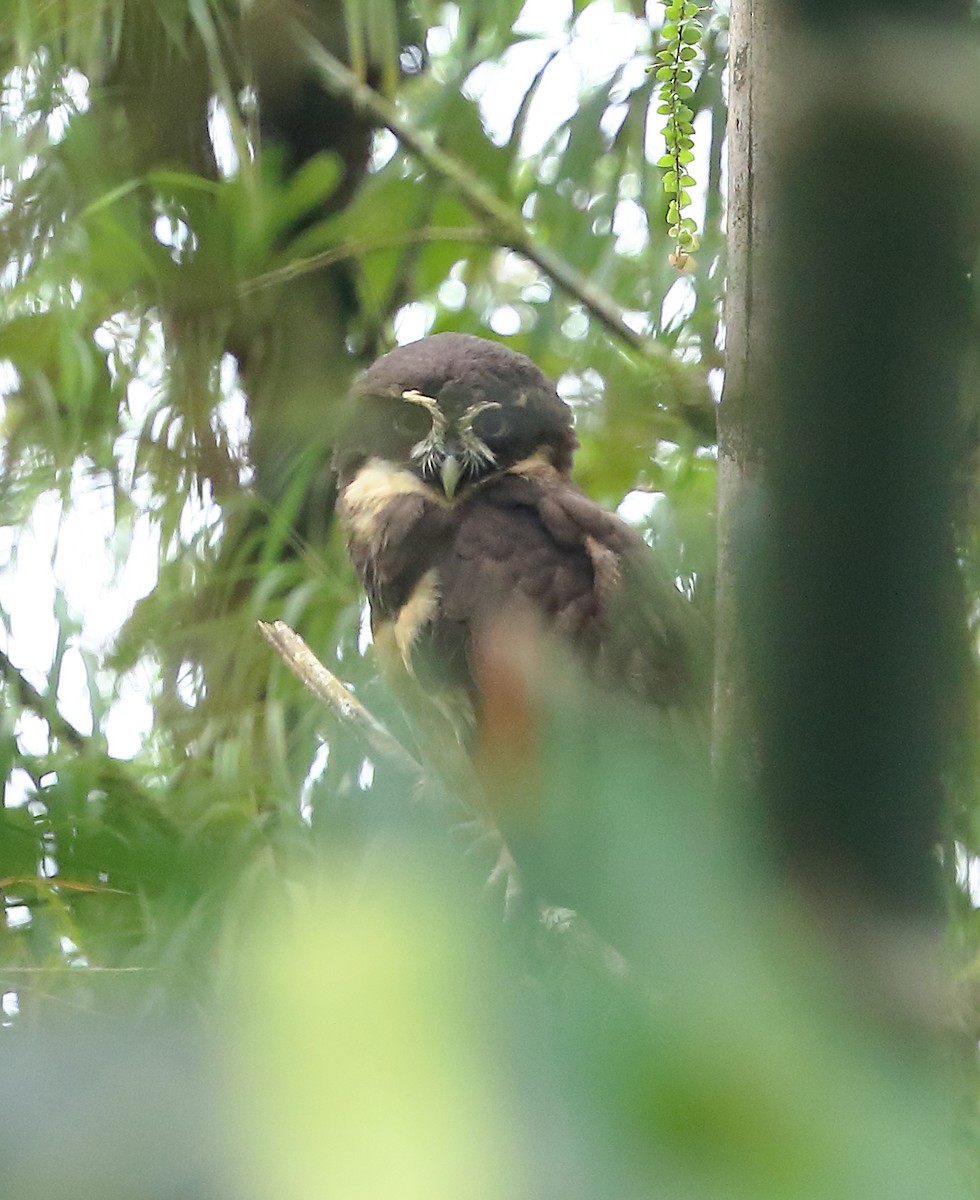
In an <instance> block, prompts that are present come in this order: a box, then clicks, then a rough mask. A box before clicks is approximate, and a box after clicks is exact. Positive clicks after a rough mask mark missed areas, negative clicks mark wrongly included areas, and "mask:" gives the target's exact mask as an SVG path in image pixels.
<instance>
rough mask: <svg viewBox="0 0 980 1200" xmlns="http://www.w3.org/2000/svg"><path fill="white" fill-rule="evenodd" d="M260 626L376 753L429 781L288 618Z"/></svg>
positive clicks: (309, 685) (285, 658)
mask: <svg viewBox="0 0 980 1200" xmlns="http://www.w3.org/2000/svg"><path fill="white" fill-rule="evenodd" d="M258 626H259V630H260V632H261V634H262V636H263V637H264V638H265V640H266V641H267V642H268V643H269V645H270V646H272V647H273V649H274V650H276V651H277V653H278V654H279V656H280V657H281V658H282V660H283V662H284V663H285V664H286V666H287V667H289V669H290V670H291V671H292V672H293V674H294V675H295V676H296V677H297V679H299V680H300V682H301V683H302V684H303V685H304V686H305V687H306V688H307V689H308V690H309V691H310V692H312V693H313V695H314V696H316V698H317V699H318V700H320V701H321V702H322V703H323V704H324V705H325V706H326V707H327V708H329V709H330V711H331V712H332V713H333V714H334V716H335V717H337V718H338V720H339V721H340V723H341V724H342V725H343V726H345V728H348V729H351V730H353V731H354V733H356V734H357V735H358V737H360V739H361V741H363V742H364V744H365V745H366V746H367V747H368V749H369V750H370V751H371V752H372V753H373V754H375V755H377V757H378V758H379V759H380V760H381V761H383V762H386V763H388V765H389V766H393V767H395V768H396V769H397V770H399V771H402V772H404V773H405V774H407V775H413V776H415V778H416V779H418V780H419V781H423V780H424V781H425V782H428V777H427V775H426V772H425V771H424V769H423V768H422V766H421V764H420V763H419V762H417V761H416V759H414V758H413V757H412V755H411V754H409V752H408V751H407V750H406V749H405V747H404V746H403V745H402V744H401V742H399V741H398V740H397V738H395V737H393V736H392V735H391V734H390V733H389V732H388V730H387V729H386V728H385V727H384V725H382V724H381V722H380V721H379V720H378V718H377V717H376V716H375V715H374V714H373V713H372V712H371V711H370V710H369V709H367V708H365V706H364V705H363V704H362V703H361V702H360V700H358V698H357V697H356V696H355V695H354V693H353V692H352V691H350V689H349V688H346V687H344V685H343V684H342V683H341V682H340V680H339V679H338V678H337V676H336V675H334V674H332V673H331V672H330V671H328V670H327V668H326V667H325V666H324V665H323V663H322V662H320V660H319V659H318V658H317V656H316V655H315V654H314V653H313V651H312V650H311V649H310V648H309V646H307V644H306V642H304V641H303V639H302V638H301V637H300V636H299V634H298V633H297V632H296V631H295V630H294V629H291V628H290V627H289V626H288V625H287V624H286V623H285V621H272V622H271V623H270V622H267V621H259V623H258Z"/></svg>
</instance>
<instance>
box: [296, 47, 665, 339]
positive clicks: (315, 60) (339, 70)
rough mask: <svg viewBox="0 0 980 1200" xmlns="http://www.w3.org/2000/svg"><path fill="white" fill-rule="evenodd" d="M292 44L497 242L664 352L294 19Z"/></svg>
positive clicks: (615, 325)
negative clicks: (438, 179) (444, 183)
mask: <svg viewBox="0 0 980 1200" xmlns="http://www.w3.org/2000/svg"><path fill="white" fill-rule="evenodd" d="M293 33H294V37H295V38H296V41H297V44H298V45H299V46H300V47H301V48H302V49H304V50H305V52H306V54H307V57H308V58H309V61H310V63H311V64H312V65H313V67H314V68H315V69H316V71H317V73H318V74H319V77H320V81H321V83H322V84H323V85H324V87H326V88H327V90H328V91H330V92H332V93H333V94H334V95H337V96H342V97H344V98H345V99H346V100H349V101H350V103H351V104H352V105H353V106H354V108H356V109H358V110H359V111H360V112H362V113H364V114H365V115H366V116H368V117H370V119H371V120H372V121H374V122H375V123H376V124H378V125H383V126H384V127H385V128H386V129H388V130H390V131H391V132H392V133H393V134H394V135H395V137H396V138H398V140H399V141H400V142H401V144H402V145H403V146H405V148H406V149H408V150H409V151H411V153H412V154H414V155H415V156H416V157H417V158H420V159H421V160H422V161H423V162H424V163H425V165H426V166H427V167H428V168H429V169H430V170H432V171H435V172H436V173H437V174H438V175H441V176H442V177H443V178H444V179H447V180H448V181H449V182H450V183H451V184H452V185H453V186H454V187H455V188H456V190H457V192H458V193H459V196H460V199H461V200H462V201H463V203H464V204H465V205H466V206H467V208H469V210H470V211H471V212H472V213H473V214H474V215H475V216H476V217H478V218H479V219H480V220H481V221H482V222H483V223H484V224H485V225H486V227H487V229H488V230H489V231H490V232H491V233H492V234H493V236H494V237H496V238H497V239H498V240H499V241H500V243H501V244H502V245H505V246H509V247H510V249H512V250H514V251H516V252H517V253H518V254H522V255H524V257H525V258H527V259H530V261H531V262H533V263H534V264H535V265H536V266H538V267H540V268H541V270H542V271H544V273H545V274H546V275H548V276H549V277H550V278H551V279H552V280H553V281H554V282H555V283H556V284H558V286H559V287H561V288H562V289H563V290H564V291H566V292H568V293H569V295H571V296H572V297H574V298H575V299H576V300H578V301H579V303H580V304H582V305H583V307H585V308H586V309H588V311H589V312H590V313H592V315H593V316H594V317H595V318H596V319H597V320H598V321H600V322H601V323H602V324H603V325H605V327H606V328H607V329H608V330H609V331H610V332H611V333H612V334H614V335H615V336H616V337H617V338H619V339H620V340H621V341H624V342H625V343H626V344H627V345H628V346H630V347H631V348H632V349H633V350H636V351H638V352H639V353H640V354H642V355H643V356H644V357H646V358H662V357H664V355H665V354H666V353H667V351H665V350H664V349H663V347H662V346H660V345H659V344H658V343H656V342H655V341H653V340H652V339H650V338H647V337H644V336H643V335H642V334H639V333H637V332H636V330H634V329H631V328H630V327H629V325H627V324H626V322H625V321H624V319H623V314H622V310H621V309H620V307H619V305H618V304H617V303H616V301H615V300H613V298H612V297H611V296H610V295H609V294H608V293H607V292H605V291H604V290H603V289H602V288H600V287H598V286H597V285H596V284H594V283H593V282H592V281H591V280H589V279H586V278H585V276H584V275H582V274H581V273H580V272H579V271H577V270H576V269H575V268H574V267H573V266H572V265H571V264H570V263H569V262H567V261H566V260H565V259H564V258H562V257H561V255H560V254H556V253H555V252H554V251H553V250H551V249H550V248H549V247H547V246H541V245H538V243H536V242H535V241H534V239H533V238H532V237H531V236H530V234H529V233H528V231H527V228H526V226H525V223H524V221H523V219H522V218H521V216H520V215H519V214H518V213H515V212H514V211H513V209H511V208H510V207H509V206H508V205H507V204H505V203H504V202H503V201H502V200H500V199H499V198H498V197H497V195H496V194H495V193H494V191H493V190H492V189H491V188H489V187H488V186H487V185H486V184H485V183H484V182H483V180H482V179H481V178H480V177H479V176H478V175H476V174H474V173H473V172H472V171H471V170H470V169H469V167H467V166H466V165H465V164H464V163H461V162H460V161H459V160H458V159H457V158H454V157H453V156H452V155H451V154H447V153H446V151H445V150H443V149H442V148H441V147H440V146H438V145H437V144H436V142H435V140H434V139H433V138H432V137H430V136H429V135H428V134H424V133H421V132H419V131H418V130H417V129H413V128H412V126H411V125H410V124H409V123H408V121H406V120H405V119H404V118H403V117H401V116H400V115H399V113H398V112H397V110H396V109H395V107H394V105H393V104H391V103H389V101H387V100H386V99H385V98H384V97H383V96H381V95H379V94H378V92H376V91H375V90H374V89H373V88H371V87H368V85H367V84H366V83H364V82H362V81H361V80H360V79H359V78H358V77H357V75H355V73H354V72H353V71H351V70H350V68H349V67H346V66H345V65H344V64H343V63H342V62H341V61H340V60H339V59H338V58H335V57H334V55H332V54H331V53H330V52H329V51H328V50H326V49H324V47H323V46H322V45H321V44H320V43H319V42H318V41H317V40H316V39H315V38H314V37H311V35H310V34H309V33H308V32H307V31H306V30H305V29H304V28H303V27H302V26H301V25H299V24H298V23H297V24H295V25H294V29H293Z"/></svg>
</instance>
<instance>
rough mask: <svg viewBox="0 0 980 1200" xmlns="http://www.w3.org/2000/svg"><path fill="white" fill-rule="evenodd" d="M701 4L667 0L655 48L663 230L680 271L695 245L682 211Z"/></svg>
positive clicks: (686, 202)
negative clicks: (659, 43) (663, 145)
mask: <svg viewBox="0 0 980 1200" xmlns="http://www.w3.org/2000/svg"><path fill="white" fill-rule="evenodd" d="M701 11H702V9H701V6H700V5H698V4H694V3H690V2H687V0H666V2H665V4H664V25H663V29H662V30H661V38H662V40H663V46H662V48H661V49H660V50H658V51H657V61H658V62H659V64H660V65H659V66H658V67H657V73H656V77H657V79H658V80H660V104H659V106H658V108H657V112H658V113H659V114H660V115H662V116H664V117H666V121H665V122H664V128H663V133H664V141H665V142H666V144H667V152H666V153H665V154H663V155H662V156H661V157H660V158H659V159H658V160H657V166H658V167H660V168H662V169H663V172H664V177H663V188H664V191H665V192H666V193H667V195H668V197H669V201H668V204H667V227H668V228H667V232H668V234H669V235H670V237H671V238H672V239H673V242H674V249H673V251H672V252H671V254H670V261H671V263H672V264H673V266H675V267H676V268H677V269H678V271H683V270H685V269H686V268H687V267H688V266H689V264H690V262H691V253H692V251H694V250H696V249H697V247H698V235H697V229H698V226H697V222H696V221H695V220H694V218H693V217H689V216H684V210H685V209H686V208H688V207H689V206H690V203H691V193H690V192H689V191H688V188H690V187H692V186H693V185H694V182H695V180H694V177H693V176H692V175H690V174H689V173H688V167H689V166H690V164H691V163H692V162H693V161H694V149H693V147H694V109H693V108H691V105H690V100H691V98H692V97H693V95H694V88H693V87H692V86H691V81H692V80H693V78H694V70H693V64H694V61H695V60H696V59H697V56H698V53H699V48H700V43H701V35H702V33H703V32H704V28H703V26H702V24H701V22H700V20H698V17H699V14H700V13H701Z"/></svg>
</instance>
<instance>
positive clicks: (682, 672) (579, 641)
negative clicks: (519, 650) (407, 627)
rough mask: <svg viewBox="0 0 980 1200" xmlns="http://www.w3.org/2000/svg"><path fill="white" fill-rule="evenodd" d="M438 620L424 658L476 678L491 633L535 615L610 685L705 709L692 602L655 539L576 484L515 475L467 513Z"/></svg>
mask: <svg viewBox="0 0 980 1200" xmlns="http://www.w3.org/2000/svg"><path fill="white" fill-rule="evenodd" d="M439 589H440V597H439V612H438V615H437V616H436V618H435V620H434V622H433V624H432V626H431V629H430V631H429V634H428V636H427V637H426V638H425V639H424V640H420V642H419V648H420V650H423V649H425V650H428V648H429V647H428V646H426V643H430V645H431V651H432V657H433V658H434V659H436V660H439V661H443V662H449V663H451V664H453V665H454V666H455V669H456V670H457V671H459V672H462V673H463V675H464V676H465V678H460V679H457V680H456V682H468V681H470V680H472V677H473V671H474V662H473V653H474V647H475V643H476V640H477V639H478V638H479V637H480V636H481V631H482V630H485V629H488V628H490V627H491V625H497V626H498V627H499V625H500V623H501V622H502V621H506V620H508V619H511V618H519V617H521V616H525V615H526V616H530V617H533V618H534V619H535V620H536V621H537V622H538V623H539V624H540V625H542V626H543V627H544V629H545V630H547V631H549V632H552V633H554V634H555V635H557V636H558V638H559V639H560V640H561V641H563V642H564V643H566V644H567V645H569V646H570V647H571V649H572V650H573V652H574V654H575V656H576V657H577V658H578V659H579V660H580V661H581V662H582V663H583V665H584V666H585V667H586V669H587V671H588V673H589V674H590V675H592V677H593V678H594V679H595V680H596V681H597V682H599V683H600V684H603V685H608V686H611V687H615V688H617V689H619V690H627V691H629V692H631V693H632V694H633V695H634V696H636V697H637V698H638V699H641V700H643V701H644V702H646V703H652V704H654V705H660V706H680V707H692V708H693V707H698V706H703V705H704V701H705V692H706V680H707V675H706V671H705V669H704V664H703V663H701V662H699V659H698V655H699V654H701V655H702V656H703V650H702V645H703V642H702V639H701V636H700V635H701V634H702V632H703V631H702V630H701V629H699V628H697V627H696V626H697V621H696V618H695V614H694V612H693V610H692V608H691V606H690V604H689V603H688V602H687V601H686V600H685V599H684V598H683V597H682V596H681V595H680V593H679V592H678V591H677V588H676V587H675V586H674V583H673V581H672V580H671V579H670V578H669V577H668V576H667V575H666V573H665V572H664V571H663V570H662V568H661V567H660V565H659V563H658V562H657V561H656V559H655V557H654V555H653V552H652V551H651V550H650V549H649V547H648V546H647V545H646V543H645V542H644V541H643V540H642V538H640V537H639V536H638V535H637V534H636V533H635V532H634V531H633V530H632V529H630V528H629V526H627V525H626V524H625V523H624V522H623V521H622V520H620V518H619V517H617V516H615V515H613V514H611V513H608V512H606V511H605V510H604V509H602V508H600V507H599V506H598V505H597V504H595V503H594V502H593V501H591V500H590V499H588V497H586V496H585V495H583V494H582V493H581V492H579V491H578V490H577V489H576V488H575V487H574V486H573V485H571V484H570V483H568V482H566V481H565V480H564V479H562V478H561V477H559V476H557V475H555V476H553V477H552V478H550V479H546V480H542V479H534V478H526V477H524V476H522V475H518V474H510V475H505V476H503V477H502V478H500V479H498V480H496V481H494V482H493V483H492V484H489V485H487V486H486V487H484V488H481V489H479V490H478V491H476V492H475V493H474V494H473V495H472V497H470V499H469V500H468V501H467V502H466V503H465V504H464V505H461V506H460V508H459V510H458V517H457V521H456V523H455V528H454V530H453V535H452V539H451V542H450V544H449V546H448V547H447V551H446V553H445V556H444V557H443V558H442V561H441V563H440V566H439Z"/></svg>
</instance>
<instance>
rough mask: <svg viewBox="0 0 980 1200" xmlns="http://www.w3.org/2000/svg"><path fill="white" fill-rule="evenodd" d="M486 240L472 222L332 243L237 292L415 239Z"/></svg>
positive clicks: (258, 288) (247, 282)
mask: <svg viewBox="0 0 980 1200" xmlns="http://www.w3.org/2000/svg"><path fill="white" fill-rule="evenodd" d="M489 240H490V236H489V234H488V233H487V231H486V230H485V229H481V228H480V227H479V226H475V225H469V226H462V227H460V228H458V229H453V228H440V227H437V226H431V227H428V228H425V229H410V230H408V232H406V233H400V234H397V235H395V236H392V237H387V238H375V239H374V240H372V241H370V242H348V243H346V244H345V245H343V246H333V247H331V248H330V249H329V250H323V251H321V253H319V254H311V255H310V256H309V258H298V259H296V260H295V261H294V262H290V263H286V264H285V266H282V267H276V269H275V270H273V271H266V272H265V273H264V274H262V275H256V276H255V277H254V278H253V279H246V280H245V281H244V282H243V283H241V284H240V285H239V288H238V291H239V294H240V295H243V296H248V295H250V294H251V293H252V292H258V291H261V290H262V289H263V288H267V287H274V286H276V285H277V284H281V283H289V282H290V280H292V279H296V278H297V277H298V276H300V275H309V274H310V273H311V272H313V271H319V270H321V269H322V268H323V267H332V266H333V265H334V263H338V262H345V261H346V260H347V259H350V258H364V257H366V256H367V255H368V254H375V253H377V252H378V251H379V250H397V249H398V248H399V247H401V246H411V245H415V244H416V243H418V242H488V241H489Z"/></svg>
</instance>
